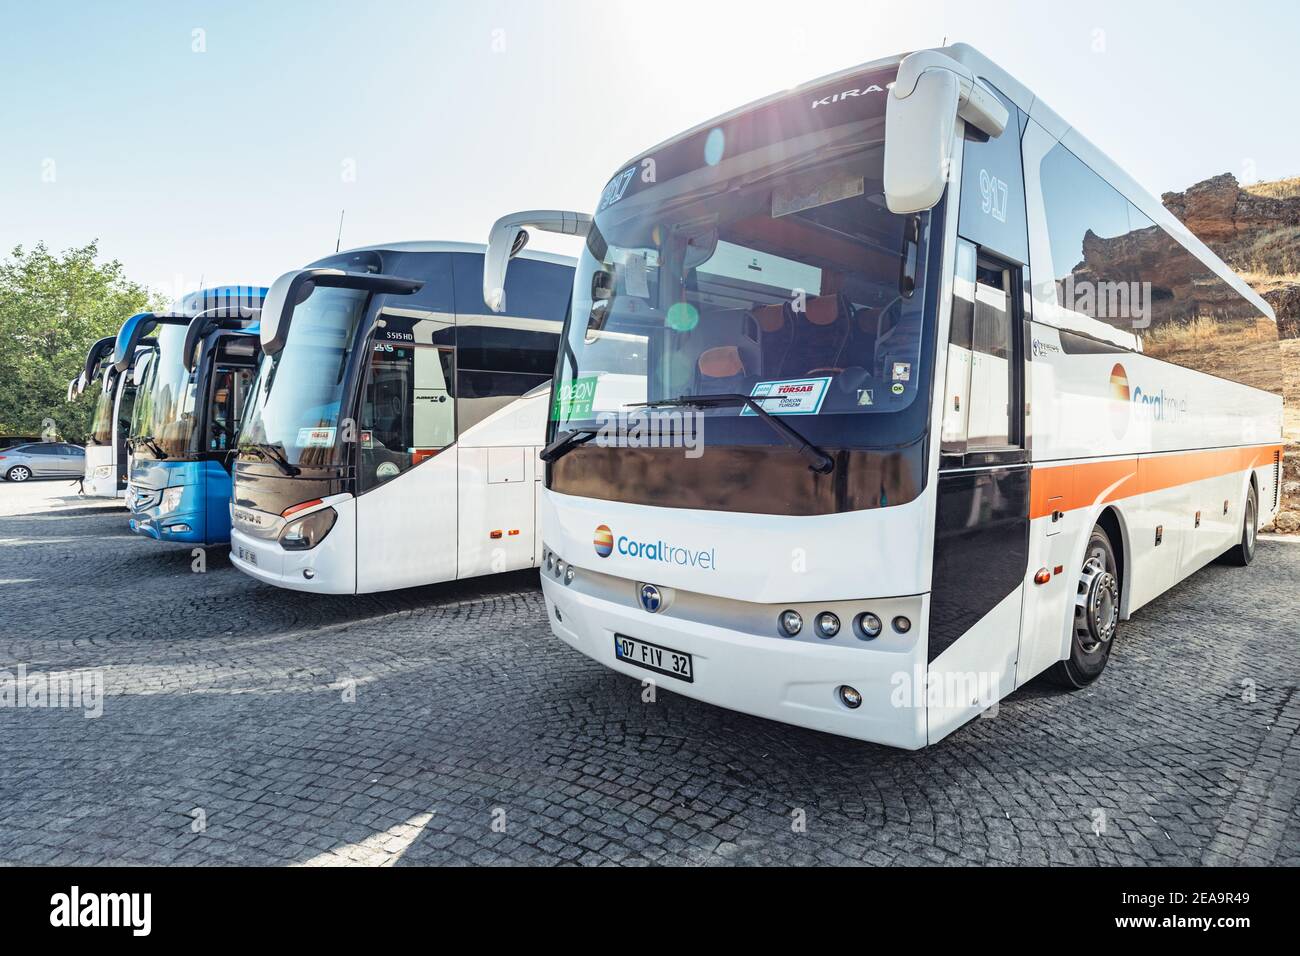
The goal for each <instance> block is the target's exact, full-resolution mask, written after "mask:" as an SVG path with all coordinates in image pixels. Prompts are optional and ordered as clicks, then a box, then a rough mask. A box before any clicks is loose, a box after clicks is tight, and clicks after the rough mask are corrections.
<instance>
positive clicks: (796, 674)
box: [542, 573, 929, 750]
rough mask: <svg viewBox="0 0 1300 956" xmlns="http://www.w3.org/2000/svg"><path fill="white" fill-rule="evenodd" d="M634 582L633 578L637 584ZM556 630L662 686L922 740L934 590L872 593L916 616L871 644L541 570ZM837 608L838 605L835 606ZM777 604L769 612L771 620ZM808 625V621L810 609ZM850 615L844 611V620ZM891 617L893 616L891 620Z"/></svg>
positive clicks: (786, 716)
mask: <svg viewBox="0 0 1300 956" xmlns="http://www.w3.org/2000/svg"><path fill="white" fill-rule="evenodd" d="M632 584H633V582H628V585H629V587H631V586H632ZM542 591H543V593H544V595H545V597H546V609H547V615H548V618H549V619H550V623H551V630H552V632H553V633H555V635H556V636H558V637H559V638H560V639H561V640H563V641H564V642H565V643H566V644H569V645H570V646H572V647H574V648H575V649H577V650H579V651H581V652H582V653H583V654H585V655H587V656H588V657H590V658H592V659H593V660H595V661H597V662H599V663H601V664H604V665H605V666H606V667H608V668H611V669H612V670H615V671H618V672H619V673H621V674H625V675H627V676H628V677H633V678H636V679H638V680H641V681H646V680H653V681H654V682H655V684H656V689H662V690H670V691H673V692H675V693H678V694H681V695H683V696H685V697H691V698H694V699H695V700H700V701H704V702H705V703H709V704H714V705H717V706H719V707H725V708H727V709H728V710H735V711H740V712H742V713H746V714H751V715H753V716H756V717H765V718H768V719H770V720H776V721H780V722H782V723H786V724H793V725H795V726H797V727H807V728H809V729H811V730H820V731H824V732H826V733H832V734H837V735H840V736H843V737H852V738H855V739H857V740H866V741H872V742H874V743H881V744H887V745H889V746H893V747H901V748H904V749H908V750H916V749H919V748H921V747H924V746H925V744H926V710H925V705H924V695H920V696H919V697H917V696H914V695H912V694H911V693H910V691H911V689H912V686H913V685H914V683H915V681H916V679H917V677H918V676H919V675H924V673H925V669H926V638H925V622H926V621H927V619H928V616H929V598H928V596H918V597H909V598H895V599H891V600H888V601H877V602H872V603H873V605H874V606H876V607H879V608H880V609H881V610H880V611H878V612H877V613H881V616H882V617H884V620H885V621H886V622H888V621H889V620H890V617H885V614H890V615H892V614H894V613H902V612H901V611H898V610H896V609H898V608H902V607H906V608H907V609H908V610H907V612H906V613H908V614H909V615H911V619H912V620H913V621H915V624H914V626H913V629H912V632H911V633H910V634H909V635H908V640H906V641H899V640H893V641H892V642H886V641H881V647H882V648H883V647H884V645H885V644H886V643H890V644H891V645H892V646H891V647H889V649H880V650H877V649H873V648H872V647H871V645H870V644H869V643H867V642H863V641H858V640H857V638H856V637H854V636H853V635H852V634H849V635H848V636H847V637H845V636H844V635H843V634H842V635H841V638H842V639H836V640H828V641H816V639H812V640H809V639H803V640H800V639H789V640H787V639H782V638H780V637H777V636H774V635H773V634H755V633H747V632H744V631H740V630H734V629H731V628H728V627H723V626H718V625H716V624H710V623H704V622H702V621H698V620H686V619H684V618H683V617H681V616H677V617H673V616H669V614H667V613H664V614H650V613H647V612H646V611H644V610H642V609H641V608H640V607H637V606H635V605H633V604H630V603H629V604H622V603H618V602H616V601H612V600H608V599H606V598H604V597H597V596H594V595H592V594H588V593H584V592H583V591H582V590H581V589H580V588H574V587H569V586H566V585H564V584H563V583H561V582H560V581H558V580H555V579H553V578H552V577H551V576H550V575H547V574H546V573H543V574H542ZM837 613H839V612H838V611H837ZM777 614H779V610H778V611H776V612H774V613H773V615H772V619H773V621H775V620H776V616H777ZM804 619H805V628H807V627H811V625H812V620H810V615H807V614H805V615H804ZM845 623H846V625H847V623H848V622H847V621H846V622H845ZM886 626H888V624H887V625H886ZM616 635H618V636H623V637H630V638H632V639H634V640H637V641H642V642H647V643H649V644H653V645H656V646H658V647H660V648H664V649H668V650H670V651H677V652H685V653H686V654H689V655H690V656H691V671H692V680H691V681H690V682H687V681H685V680H682V679H679V678H677V677H673V676H671V675H668V674H663V673H660V672H657V671H652V670H648V669H646V668H644V667H641V666H638V665H637V664H633V663H630V662H628V661H627V660H625V659H622V658H620V656H619V655H618V654H617V653H616V651H615V639H616ZM845 686H847V687H851V688H853V689H854V690H856V691H857V692H858V693H859V694H861V699H862V702H861V704H860V705H859V706H858V707H856V708H850V707H848V706H846V705H845V703H843V699H842V696H841V692H840V689H841V688H842V687H845Z"/></svg>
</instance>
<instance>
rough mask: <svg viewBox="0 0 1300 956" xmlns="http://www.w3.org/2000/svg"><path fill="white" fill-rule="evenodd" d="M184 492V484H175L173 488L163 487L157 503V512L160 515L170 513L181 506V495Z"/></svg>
mask: <svg viewBox="0 0 1300 956" xmlns="http://www.w3.org/2000/svg"><path fill="white" fill-rule="evenodd" d="M184 494H185V486H184V485H177V486H176V487H174V488H164V489H163V493H162V500H161V501H159V503H158V513H159V514H160V515H167V514H171V513H172V512H173V511H175V510H176V509H177V508H179V507H180V506H181V496H182V495H184Z"/></svg>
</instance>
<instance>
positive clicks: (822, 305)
mask: <svg viewBox="0 0 1300 956" xmlns="http://www.w3.org/2000/svg"><path fill="white" fill-rule="evenodd" d="M807 308H808V311H807V312H805V313H804V315H805V317H806V318H807V319H808V321H809V322H810V323H811V324H812V325H834V324H835V320H836V319H838V318H839V317H840V303H839V300H838V299H837V297H836V296H833V295H823V296H819V297H818V298H815V299H809V300H808V303H807Z"/></svg>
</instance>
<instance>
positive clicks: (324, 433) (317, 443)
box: [298, 428, 335, 448]
mask: <svg viewBox="0 0 1300 956" xmlns="http://www.w3.org/2000/svg"><path fill="white" fill-rule="evenodd" d="M334 434H335V430H334V429H333V428H300V429H298V447H299V448H333V447H334Z"/></svg>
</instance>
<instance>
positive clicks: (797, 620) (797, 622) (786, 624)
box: [780, 611, 803, 637]
mask: <svg viewBox="0 0 1300 956" xmlns="http://www.w3.org/2000/svg"><path fill="white" fill-rule="evenodd" d="M780 624H781V630H783V631H785V633H786V635H787V636H789V637H794V636H795V635H796V634H798V633H799V632H800V631H802V630H803V617H802V616H800V614H799V612H798V611H782V612H781V620H780Z"/></svg>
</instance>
